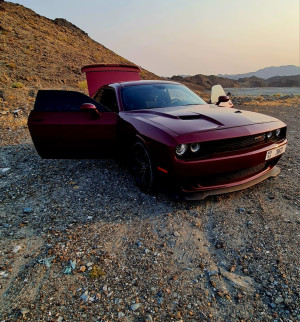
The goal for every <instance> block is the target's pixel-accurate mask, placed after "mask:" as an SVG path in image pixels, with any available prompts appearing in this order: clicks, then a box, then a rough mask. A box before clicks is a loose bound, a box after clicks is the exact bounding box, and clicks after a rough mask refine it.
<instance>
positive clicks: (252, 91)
mask: <svg viewBox="0 0 300 322" xmlns="http://www.w3.org/2000/svg"><path fill="white" fill-rule="evenodd" d="M224 90H225V92H226V94H227V93H228V92H230V93H231V95H233V96H260V95H275V94H281V95H291V94H294V95H300V87H255V88H224Z"/></svg>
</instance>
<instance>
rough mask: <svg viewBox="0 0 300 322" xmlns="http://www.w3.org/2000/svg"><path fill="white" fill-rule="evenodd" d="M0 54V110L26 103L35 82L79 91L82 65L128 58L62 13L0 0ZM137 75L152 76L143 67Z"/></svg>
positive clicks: (84, 85)
mask: <svg viewBox="0 0 300 322" xmlns="http://www.w3.org/2000/svg"><path fill="white" fill-rule="evenodd" d="M0 57H1V58H0V107H1V109H0V112H1V110H2V112H3V111H5V110H7V109H11V108H12V107H13V108H19V107H20V106H22V107H24V106H26V105H32V102H31V101H32V97H34V94H35V92H36V90H37V89H39V88H69V89H75V90H82V91H85V87H86V84H85V76H84V75H83V74H81V72H80V68H81V67H82V66H84V65H87V64H94V63H126V64H133V63H131V62H130V61H128V60H126V59H124V58H123V57H121V56H119V55H117V54H115V53H114V52H112V51H111V50H109V49H107V48H106V47H104V46H102V45H101V44H99V43H97V42H96V41H94V40H93V39H91V38H90V37H89V36H88V35H87V33H85V32H84V31H82V30H81V29H79V28H78V27H76V26H74V25H73V24H71V23H70V22H68V21H66V20H64V19H55V20H51V19H47V18H45V17H42V16H40V15H38V14H36V13H35V12H34V11H32V10H30V9H27V8H25V7H23V6H21V5H18V4H13V3H9V2H5V1H3V0H0ZM142 77H143V78H145V79H152V78H158V77H157V76H156V75H154V74H153V73H150V72H148V71H146V70H143V72H142ZM28 93H29V95H28Z"/></svg>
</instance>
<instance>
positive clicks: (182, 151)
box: [175, 144, 188, 156]
mask: <svg viewBox="0 0 300 322" xmlns="http://www.w3.org/2000/svg"><path fill="white" fill-rule="evenodd" d="M187 148H188V145H187V144H179V145H177V146H176V148H175V152H176V154H177V155H178V156H182V155H184V154H185V152H186V150H187Z"/></svg>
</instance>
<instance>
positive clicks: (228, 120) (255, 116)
mask: <svg viewBox="0 0 300 322" xmlns="http://www.w3.org/2000/svg"><path fill="white" fill-rule="evenodd" d="M130 114H131V116H132V117H135V118H138V119H141V118H142V119H147V120H149V121H152V122H155V123H158V124H160V125H162V126H164V127H166V128H168V129H170V130H172V131H173V132H175V133H177V134H178V135H181V134H188V133H192V132H203V131H209V130H216V129H225V128H230V127H239V126H246V125H252V124H259V123H269V122H275V121H278V120H277V119H275V118H273V117H270V116H267V115H264V114H260V113H254V112H248V111H243V110H238V109H235V108H226V107H219V106H217V105H214V104H207V105H189V106H176V107H167V108H153V109H149V110H137V111H131V112H130Z"/></svg>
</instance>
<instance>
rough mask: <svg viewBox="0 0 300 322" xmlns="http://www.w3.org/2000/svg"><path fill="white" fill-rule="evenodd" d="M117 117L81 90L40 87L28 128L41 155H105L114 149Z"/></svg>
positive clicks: (57, 156)
mask: <svg viewBox="0 0 300 322" xmlns="http://www.w3.org/2000/svg"><path fill="white" fill-rule="evenodd" d="M117 119H118V115H117V113H115V112H111V111H109V110H108V109H106V108H105V107H103V106H102V105H100V104H99V103H97V102H96V101H95V100H93V99H92V98H90V97H89V96H87V95H84V94H82V93H79V92H73V91H60V90H40V91H39V92H38V94H37V97H36V101H35V105H34V109H33V111H31V113H30V115H29V119H28V127H29V131H30V134H31V137H32V140H33V143H34V145H35V147H36V150H37V151H38V153H39V155H40V156H41V157H42V158H103V157H109V156H111V155H112V154H113V152H114V151H115V145H116V141H117V136H116V133H117V130H116V126H117Z"/></svg>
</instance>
